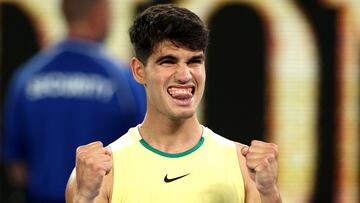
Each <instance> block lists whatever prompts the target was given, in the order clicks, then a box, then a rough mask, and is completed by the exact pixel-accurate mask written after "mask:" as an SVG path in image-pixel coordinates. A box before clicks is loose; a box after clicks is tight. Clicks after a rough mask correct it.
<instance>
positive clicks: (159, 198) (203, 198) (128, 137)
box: [110, 127, 245, 203]
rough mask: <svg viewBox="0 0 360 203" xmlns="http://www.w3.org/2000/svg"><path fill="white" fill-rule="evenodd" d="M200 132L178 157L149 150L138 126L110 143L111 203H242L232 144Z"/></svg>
mask: <svg viewBox="0 0 360 203" xmlns="http://www.w3.org/2000/svg"><path fill="white" fill-rule="evenodd" d="M203 129H204V130H203V135H202V138H201V139H200V141H199V143H198V144H197V145H196V146H195V147H193V148H192V149H190V150H188V151H185V152H182V153H178V154H169V153H164V152H160V151H158V150H156V149H154V148H152V147H151V146H150V145H148V144H147V143H146V142H145V141H144V140H143V139H142V138H141V136H140V134H139V131H138V128H137V127H136V128H131V129H130V130H129V131H128V132H127V133H126V134H125V135H123V136H122V137H120V138H119V139H118V140H116V141H115V142H113V143H112V144H111V145H110V147H111V149H112V151H113V159H114V183H113V192H112V201H111V202H112V203H120V202H126V203H135V202H136V203H144V202H149V203H220V202H226V203H235V202H236V203H238V202H245V192H244V181H243V178H242V174H241V170H240V166H239V162H238V158H237V153H236V146H235V143H234V142H232V141H230V140H227V139H226V138H223V137H221V136H220V135H217V134H215V133H214V132H212V131H211V130H210V129H208V128H206V127H203Z"/></svg>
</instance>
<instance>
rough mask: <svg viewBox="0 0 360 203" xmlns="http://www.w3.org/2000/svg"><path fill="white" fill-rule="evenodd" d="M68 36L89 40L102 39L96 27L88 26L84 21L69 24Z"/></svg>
mask: <svg viewBox="0 0 360 203" xmlns="http://www.w3.org/2000/svg"><path fill="white" fill-rule="evenodd" d="M68 37H69V38H77V39H85V40H90V41H98V42H100V41H102V40H101V39H100V37H99V36H98V34H97V32H96V29H93V28H90V27H89V26H87V25H86V24H85V23H77V24H73V25H70V26H69V32H68Z"/></svg>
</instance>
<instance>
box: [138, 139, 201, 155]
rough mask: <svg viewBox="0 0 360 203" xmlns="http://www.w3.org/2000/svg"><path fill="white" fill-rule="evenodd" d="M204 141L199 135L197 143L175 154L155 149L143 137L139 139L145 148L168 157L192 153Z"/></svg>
mask: <svg viewBox="0 0 360 203" xmlns="http://www.w3.org/2000/svg"><path fill="white" fill-rule="evenodd" d="M204 141H205V138H204V137H201V138H200V140H199V143H197V144H196V145H195V146H194V147H193V148H191V149H189V150H187V151H185V152H180V153H176V154H171V153H166V152H162V151H159V150H157V149H155V148H154V147H152V146H150V145H149V144H148V143H147V142H146V141H145V140H144V139H141V140H140V143H141V144H142V146H144V147H145V148H146V149H148V150H150V151H152V152H154V153H156V154H158V155H161V156H164V157H168V158H179V157H183V156H186V155H188V154H191V153H193V152H194V151H196V150H197V149H199V148H200V147H201V145H202V144H203V143H204Z"/></svg>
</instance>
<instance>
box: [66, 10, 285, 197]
mask: <svg viewBox="0 0 360 203" xmlns="http://www.w3.org/2000/svg"><path fill="white" fill-rule="evenodd" d="M130 38H131V42H132V43H133V45H134V47H135V52H136V57H134V58H132V59H131V68H132V72H133V75H134V77H135V79H136V80H137V81H138V82H139V83H141V84H143V85H144V87H145V90H146V95H147V112H146V116H145V119H144V121H143V123H142V124H140V125H138V126H137V127H136V128H132V129H130V130H129V131H128V133H127V134H125V135H124V136H122V137H121V138H119V139H118V140H117V141H115V142H114V143H112V144H111V145H110V147H109V148H104V147H103V145H102V143H100V142H94V143H91V144H88V145H85V146H81V147H79V148H78V150H77V155H76V157H77V158H76V159H77V162H76V170H74V172H73V174H72V176H71V177H70V179H69V183H68V187H67V191H66V195H67V201H68V202H93V201H95V202H113V203H115V202H182V203H183V202H194V203H197V202H245V201H246V202H281V199H280V195H279V190H278V187H277V184H276V181H277V173H278V172H277V153H278V152H277V146H276V145H275V144H271V143H264V142H261V141H253V142H252V143H251V146H250V147H248V146H245V145H242V144H239V143H234V142H232V141H230V140H227V139H225V138H223V137H221V136H220V135H217V134H215V133H214V132H212V131H211V130H210V129H208V128H206V127H204V126H202V125H201V124H200V123H199V121H198V119H197V116H196V113H195V111H196V108H197V106H198V104H199V102H200V100H201V97H202V95H203V92H204V86H205V49H206V46H207V40H208V31H207V29H206V27H205V25H204V23H203V22H202V21H201V20H200V19H199V17H198V16H196V15H195V14H194V13H192V12H190V11H189V10H187V9H184V8H178V7H176V6H173V5H158V6H153V7H150V8H148V9H147V10H145V11H144V12H143V13H142V14H141V15H139V16H138V17H137V19H136V20H135V22H134V24H133V26H132V27H131V29H130Z"/></svg>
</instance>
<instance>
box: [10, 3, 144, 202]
mask: <svg viewBox="0 0 360 203" xmlns="http://www.w3.org/2000/svg"><path fill="white" fill-rule="evenodd" d="M61 7H62V12H63V15H64V17H65V21H66V25H67V29H68V34H67V37H66V38H65V39H64V40H63V41H61V42H59V43H57V44H56V45H54V46H52V47H49V48H47V49H44V50H43V51H41V52H40V53H38V54H37V55H36V56H35V57H33V58H32V59H31V60H30V61H28V62H27V63H26V64H25V65H23V66H22V67H21V68H20V69H19V71H17V72H16V73H15V75H14V77H13V78H12V79H11V82H10V85H9V89H8V91H7V96H6V104H5V119H4V122H5V126H4V161H5V163H6V165H7V166H8V167H9V172H10V175H11V176H12V179H13V181H15V182H17V183H18V184H23V185H26V188H27V194H28V202H65V187H66V182H67V179H68V177H69V175H70V173H71V170H72V169H73V168H74V165H75V156H74V154H75V153H76V148H77V146H79V145H83V144H86V143H89V142H92V141H95V140H101V141H102V142H104V143H106V144H109V143H110V142H112V141H114V140H115V139H116V138H118V137H119V136H120V135H122V134H124V133H125V132H127V130H128V129H129V128H130V127H133V126H136V125H137V124H138V123H140V122H141V121H142V120H143V117H144V114H145V111H146V109H145V108H146V107H145V106H146V101H145V100H146V97H145V92H144V89H143V87H142V86H141V85H139V84H138V83H136V82H135V81H134V80H133V77H132V74H131V70H130V69H129V68H128V66H126V65H120V64H118V62H114V60H112V59H110V58H109V57H108V56H107V55H106V53H105V52H104V49H103V47H102V42H103V41H104V39H105V38H106V36H107V34H108V31H109V25H110V15H111V13H110V9H111V8H110V2H109V0H62V3H61Z"/></svg>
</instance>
